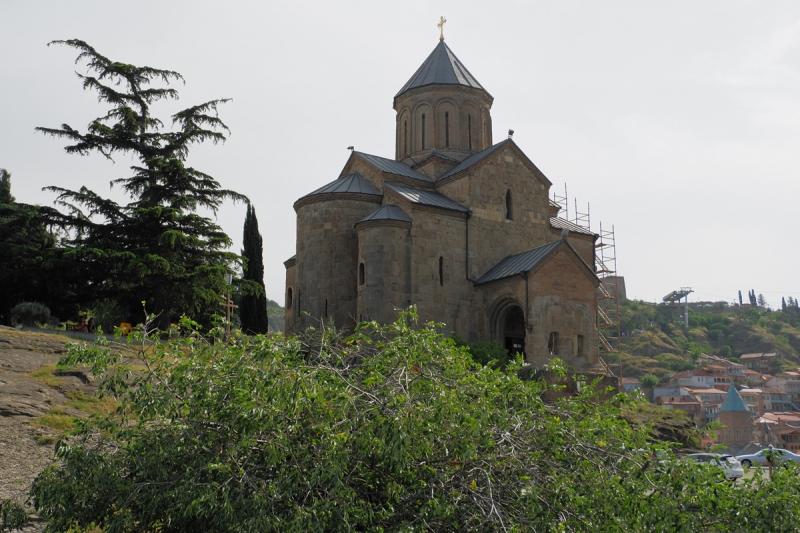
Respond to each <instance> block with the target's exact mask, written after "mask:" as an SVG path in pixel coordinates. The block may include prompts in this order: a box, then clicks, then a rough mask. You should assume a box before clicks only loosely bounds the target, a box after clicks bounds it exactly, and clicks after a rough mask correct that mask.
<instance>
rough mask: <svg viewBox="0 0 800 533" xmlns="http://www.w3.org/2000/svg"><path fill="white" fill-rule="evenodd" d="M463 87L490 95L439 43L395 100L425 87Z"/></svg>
mask: <svg viewBox="0 0 800 533" xmlns="http://www.w3.org/2000/svg"><path fill="white" fill-rule="evenodd" d="M434 84H438V85H462V86H464V87H472V88H473V89H480V90H482V91H484V92H486V94H489V93H488V92H487V91H486V89H484V88H483V86H482V85H481V84H480V83H478V80H476V79H475V77H474V76H473V75H472V74H470V72H469V71H468V70H467V67H465V66H464V64H463V63H462V62H461V61H460V60H459V59H458V58H457V57H456V55H455V54H454V53H453V51H452V50H450V47H449V46H447V45H446V44H444V41H439V44H437V45H436V48H434V49H433V52H431V54H430V55H429V56H428V58H427V59H426V60H425V61H424V62H423V63H422V65H420V67H419V68H418V69H417V71H416V72H415V73H414V75H413V76H411V79H410V80H408V82H406V84H405V85H403V88H402V89H400V91H399V92H398V93H397V94H396V95H395V98H397V97H398V96H400V95H401V94H403V93H404V92H406V91H409V90H411V89H416V88H417V87H423V86H425V85H434Z"/></svg>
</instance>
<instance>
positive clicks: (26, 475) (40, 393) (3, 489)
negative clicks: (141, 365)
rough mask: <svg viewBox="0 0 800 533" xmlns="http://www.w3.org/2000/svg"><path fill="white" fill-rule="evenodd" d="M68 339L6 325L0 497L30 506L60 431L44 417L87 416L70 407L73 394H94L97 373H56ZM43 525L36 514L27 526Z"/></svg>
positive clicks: (0, 378)
mask: <svg viewBox="0 0 800 533" xmlns="http://www.w3.org/2000/svg"><path fill="white" fill-rule="evenodd" d="M68 342H74V339H69V338H67V337H62V336H59V335H49V334H41V333H33V332H25V331H18V330H15V329H12V328H6V327H2V326H0V500H5V499H11V500H14V501H17V502H19V503H21V504H23V505H25V506H26V507H30V504H29V502H27V497H28V491H29V490H30V486H31V483H32V482H33V480H34V478H35V477H36V475H37V474H38V473H39V472H40V471H41V470H42V469H44V468H45V467H46V466H47V465H49V464H50V463H51V462H52V461H53V460H54V459H53V443H54V442H55V438H56V437H57V436H58V434H59V432H58V431H56V430H54V429H51V428H49V427H47V426H46V425H44V426H43V425H39V424H41V422H42V421H41V420H37V419H38V417H41V416H44V415H47V414H52V413H54V412H57V413H60V414H65V415H72V416H81V415H83V416H85V413H82V412H81V411H78V410H76V409H73V408H70V407H69V406H68V403H69V398H68V395H69V394H70V392H77V391H80V392H82V393H84V394H93V387H92V384H91V381H92V380H91V376H88V375H86V374H84V373H81V372H68V373H61V372H58V371H55V373H53V372H52V370H53V369H54V367H53V365H55V363H56V362H57V361H58V358H59V357H60V356H61V354H63V353H64V351H65V345H66V344H67V343H68ZM48 365H50V366H48ZM43 528H44V523H43V522H42V521H41V520H39V519H38V518H36V517H35V516H34V517H33V519H32V520H31V522H29V523H28V524H27V525H26V526H25V528H23V529H22V531H41V530H42V529H43Z"/></svg>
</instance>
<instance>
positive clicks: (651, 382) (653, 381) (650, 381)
mask: <svg viewBox="0 0 800 533" xmlns="http://www.w3.org/2000/svg"><path fill="white" fill-rule="evenodd" d="M639 381H640V382H641V384H642V387H655V386H656V385H658V382H659V381H660V380H659V379H658V377H657V376H654V375H653V374H645V375H644V376H642V377H641V378H640V379H639Z"/></svg>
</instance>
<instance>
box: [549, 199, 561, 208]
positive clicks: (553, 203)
mask: <svg viewBox="0 0 800 533" xmlns="http://www.w3.org/2000/svg"><path fill="white" fill-rule="evenodd" d="M550 207H557V208H559V209H561V204H557V203H556V202H555V201H554V200H550Z"/></svg>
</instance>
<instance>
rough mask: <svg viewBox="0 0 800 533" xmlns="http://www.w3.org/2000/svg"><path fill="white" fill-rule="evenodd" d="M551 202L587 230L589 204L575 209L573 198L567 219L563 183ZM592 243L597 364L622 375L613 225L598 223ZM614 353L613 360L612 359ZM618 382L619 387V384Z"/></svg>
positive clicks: (589, 222) (566, 196)
mask: <svg viewBox="0 0 800 533" xmlns="http://www.w3.org/2000/svg"><path fill="white" fill-rule="evenodd" d="M553 201H554V202H555V203H557V204H558V205H559V206H560V207H561V208H562V209H564V218H565V219H566V220H567V221H569V222H572V223H574V224H575V225H577V226H580V227H582V228H586V229H588V230H590V231H591V216H590V206H589V204H588V203H587V204H586V211H585V212H581V211H579V210H578V201H577V199H574V200H573V201H574V205H575V208H574V211H573V214H574V217H573V220H570V213H569V197H568V194H567V185H566V183H565V184H564V196H559V195H557V194H556V193H555V192H554V193H553ZM597 235H598V237H597V241H596V242H595V245H594V247H595V253H594V258H595V273H596V274H597V277H598V278H600V285H599V287H598V288H597V336H598V345H599V349H600V364H601V365H602V367H603V369H604V370H605V371H606V373H607V374H609V375H615V376H619V377H622V350H621V346H620V342H621V331H620V312H619V294H620V293H619V280H618V278H617V242H616V236H615V233H614V226H613V225H612V226H611V229H610V230H604V229H603V223H602V222H601V223H600V232H599V233H598V234H597ZM613 354H616V362H612V361H611V359H612V357H613ZM621 383H622V382H621V381H620V387H622V385H621Z"/></svg>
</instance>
